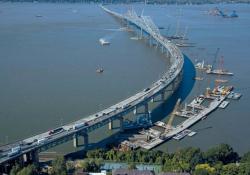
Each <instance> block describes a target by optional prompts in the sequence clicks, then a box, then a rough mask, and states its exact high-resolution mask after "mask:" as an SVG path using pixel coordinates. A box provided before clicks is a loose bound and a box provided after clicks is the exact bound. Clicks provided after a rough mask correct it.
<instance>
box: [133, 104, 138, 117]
mask: <svg viewBox="0 0 250 175" xmlns="http://www.w3.org/2000/svg"><path fill="white" fill-rule="evenodd" d="M133 112H134V114H135V115H137V114H138V110H137V107H136V106H135V109H134V111H133Z"/></svg>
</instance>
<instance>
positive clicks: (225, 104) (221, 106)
mask: <svg viewBox="0 0 250 175" xmlns="http://www.w3.org/2000/svg"><path fill="white" fill-rule="evenodd" d="M228 104H229V101H226V100H225V101H223V102H222V103H221V104H220V105H219V108H222V109H225V108H226V107H227V105H228Z"/></svg>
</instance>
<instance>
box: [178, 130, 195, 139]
mask: <svg viewBox="0 0 250 175" xmlns="http://www.w3.org/2000/svg"><path fill="white" fill-rule="evenodd" d="M191 132H192V131H191V130H189V129H185V130H183V131H181V132H180V133H178V134H176V135H175V136H174V137H173V139H175V140H181V139H183V138H184V137H186V136H187V135H188V134H190V133H191Z"/></svg>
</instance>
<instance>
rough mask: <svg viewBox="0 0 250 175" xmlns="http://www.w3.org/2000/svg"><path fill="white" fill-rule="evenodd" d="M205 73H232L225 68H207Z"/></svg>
mask: <svg viewBox="0 0 250 175" xmlns="http://www.w3.org/2000/svg"><path fill="white" fill-rule="evenodd" d="M206 72H207V74H218V75H231V76H232V75H233V73H232V72H229V71H227V70H223V69H214V70H212V69H208V70H207V71H206Z"/></svg>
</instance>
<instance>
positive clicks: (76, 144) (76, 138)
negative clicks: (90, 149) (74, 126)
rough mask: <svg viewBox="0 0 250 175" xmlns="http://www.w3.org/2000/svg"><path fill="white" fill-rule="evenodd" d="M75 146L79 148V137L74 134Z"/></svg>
mask: <svg viewBox="0 0 250 175" xmlns="http://www.w3.org/2000/svg"><path fill="white" fill-rule="evenodd" d="M73 145H74V147H75V148H77V147H78V135H77V134H74V136H73Z"/></svg>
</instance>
